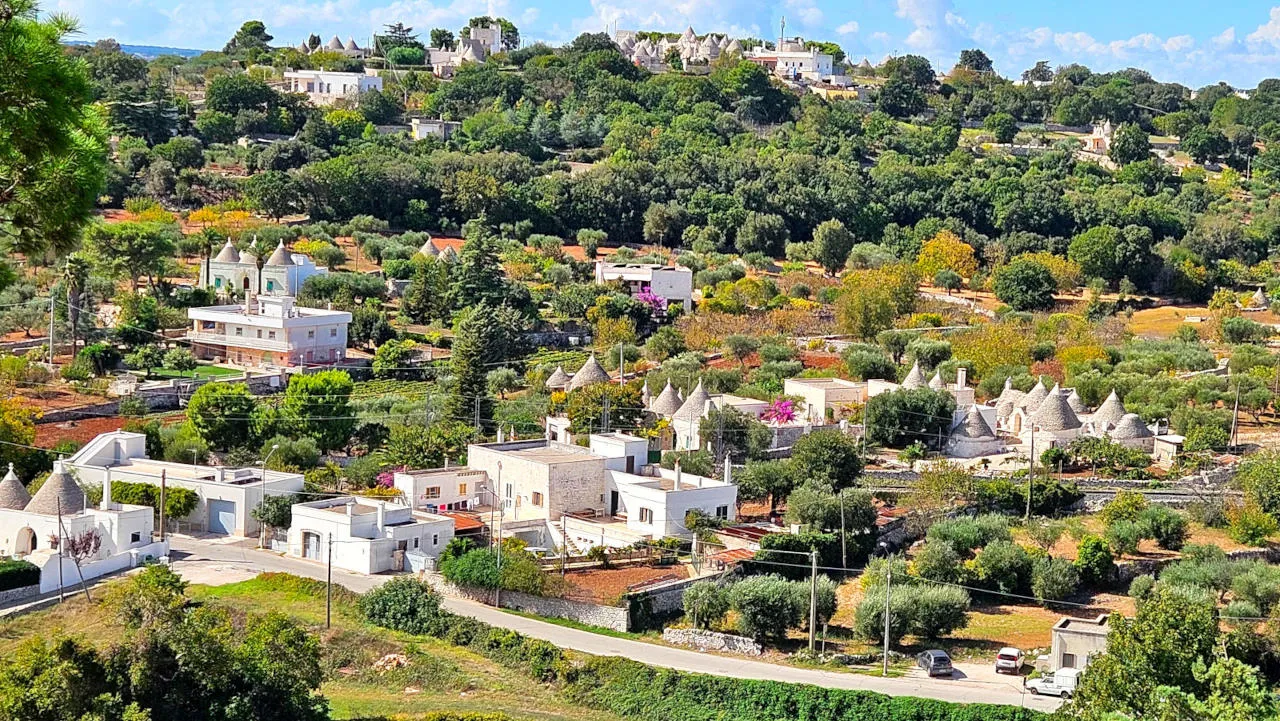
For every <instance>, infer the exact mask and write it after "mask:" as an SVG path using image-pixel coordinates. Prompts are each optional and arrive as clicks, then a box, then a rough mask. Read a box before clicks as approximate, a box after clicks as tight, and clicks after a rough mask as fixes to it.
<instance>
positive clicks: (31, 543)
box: [14, 527, 36, 556]
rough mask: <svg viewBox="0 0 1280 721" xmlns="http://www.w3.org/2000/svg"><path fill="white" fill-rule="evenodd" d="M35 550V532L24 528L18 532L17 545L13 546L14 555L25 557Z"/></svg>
mask: <svg viewBox="0 0 1280 721" xmlns="http://www.w3.org/2000/svg"><path fill="white" fill-rule="evenodd" d="M34 550H36V532H35V531H33V530H31V529H30V528H29V527H24V528H22V529H20V530H19V531H18V543H17V544H16V545H15V546H14V553H16V554H17V555H19V556H25V555H27V554H28V553H31V552H32V551H34Z"/></svg>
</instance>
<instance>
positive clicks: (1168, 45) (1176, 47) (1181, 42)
mask: <svg viewBox="0 0 1280 721" xmlns="http://www.w3.org/2000/svg"><path fill="white" fill-rule="evenodd" d="M1195 44H1196V40H1195V38H1193V37H1191V36H1190V35H1174V36H1173V37H1171V38H1169V39H1168V40H1165V41H1164V45H1163V46H1162V47H1163V48H1164V51H1165V52H1166V53H1171V54H1176V53H1180V52H1183V51H1184V50H1190V49H1191V48H1192V47H1194V46H1195Z"/></svg>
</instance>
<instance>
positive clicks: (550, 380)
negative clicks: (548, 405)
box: [543, 366, 569, 390]
mask: <svg viewBox="0 0 1280 721" xmlns="http://www.w3.org/2000/svg"><path fill="white" fill-rule="evenodd" d="M543 385H545V386H546V387H547V388H550V389H552V390H560V389H562V388H564V387H565V386H567V385H569V374H568V373H565V372H564V368H562V367H560V366H556V369H555V370H554V371H552V372H551V375H550V376H548V377H547V382H546V383H544V384H543Z"/></svg>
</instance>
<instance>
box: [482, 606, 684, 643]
mask: <svg viewBox="0 0 1280 721" xmlns="http://www.w3.org/2000/svg"><path fill="white" fill-rule="evenodd" d="M499 610H500V611H502V612H503V613H509V614H511V615H512V616H521V617H523V618H529V619H533V620H534V621H542V622H543V623H550V624H553V625H556V626H564V627H565V628H574V629H577V630H579V631H587V632H590V633H597V634H600V635H601V636H612V637H614V638H626V639H630V640H632V641H656V640H658V639H660V638H662V634H661V633H659V632H657V631H645V632H644V633H632V632H630V631H615V630H614V629H612V628H605V627H604V626H592V625H591V624H589V623H582V622H581V621H574V620H572V619H569V618H552V617H550V616H539V615H537V614H535V613H526V612H524V611H516V610H513V609H510V608H503V609H499Z"/></svg>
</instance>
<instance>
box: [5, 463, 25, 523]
mask: <svg viewBox="0 0 1280 721" xmlns="http://www.w3.org/2000/svg"><path fill="white" fill-rule="evenodd" d="M30 502H31V494H30V493H27V487H26V486H24V485H22V481H20V480H18V474H16V473H14V472H13V464H12V463H10V464H9V472H8V473H6V474H4V480H2V481H0V508H8V509H9V510H11V511H21V510H22V509H24V508H26V507H27V504H28V503H30Z"/></svg>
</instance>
